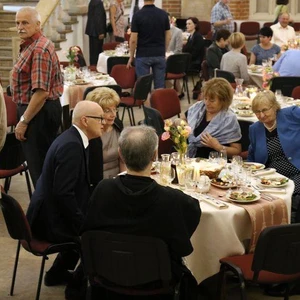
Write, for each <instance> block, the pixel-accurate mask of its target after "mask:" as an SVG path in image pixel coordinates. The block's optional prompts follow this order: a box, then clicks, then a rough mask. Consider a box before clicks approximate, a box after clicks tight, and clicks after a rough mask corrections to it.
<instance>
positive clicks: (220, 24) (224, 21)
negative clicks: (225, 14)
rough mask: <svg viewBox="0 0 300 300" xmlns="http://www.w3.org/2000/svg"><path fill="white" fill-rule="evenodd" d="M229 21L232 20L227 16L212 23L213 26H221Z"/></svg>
mask: <svg viewBox="0 0 300 300" xmlns="http://www.w3.org/2000/svg"><path fill="white" fill-rule="evenodd" d="M231 22H232V19H230V18H228V19H225V20H220V21H216V22H215V23H213V25H214V26H215V27H221V26H223V25H227V24H230V23H231Z"/></svg>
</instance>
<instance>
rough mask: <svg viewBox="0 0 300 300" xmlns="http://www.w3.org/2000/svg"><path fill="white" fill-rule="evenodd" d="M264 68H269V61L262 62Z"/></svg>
mask: <svg viewBox="0 0 300 300" xmlns="http://www.w3.org/2000/svg"><path fill="white" fill-rule="evenodd" d="M262 66H263V67H267V66H268V60H267V59H263V60H262Z"/></svg>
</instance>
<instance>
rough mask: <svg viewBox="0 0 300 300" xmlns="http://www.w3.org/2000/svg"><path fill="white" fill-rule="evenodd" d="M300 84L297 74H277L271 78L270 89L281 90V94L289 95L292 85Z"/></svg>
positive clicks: (273, 90) (290, 94)
mask: <svg viewBox="0 0 300 300" xmlns="http://www.w3.org/2000/svg"><path fill="white" fill-rule="evenodd" d="M298 85H300V77H298V76H279V77H274V78H272V81H271V91H272V92H274V93H275V91H276V90H281V92H282V95H284V96H287V97H291V96H292V92H293V89H294V87H296V86H298Z"/></svg>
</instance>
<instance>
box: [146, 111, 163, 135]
mask: <svg viewBox="0 0 300 300" xmlns="http://www.w3.org/2000/svg"><path fill="white" fill-rule="evenodd" d="M143 110H144V115H145V120H144V124H146V125H147V126H151V127H153V128H154V129H155V130H156V133H157V135H158V136H161V135H162V133H163V132H164V131H165V130H164V124H165V123H164V120H163V118H162V116H161V114H160V112H159V111H158V110H157V109H155V108H152V107H149V106H145V105H144V106H143Z"/></svg>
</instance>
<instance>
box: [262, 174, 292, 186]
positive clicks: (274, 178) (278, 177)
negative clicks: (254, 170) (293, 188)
mask: <svg viewBox="0 0 300 300" xmlns="http://www.w3.org/2000/svg"><path fill="white" fill-rule="evenodd" d="M284 178H285V179H287V180H288V181H287V182H285V183H282V184H276V183H275V182H279V180H280V179H284ZM263 179H267V180H270V181H271V183H270V184H263V183H261V182H260V183H259V185H260V186H263V187H265V188H281V187H283V186H286V185H288V183H289V179H288V178H286V177H284V176H277V177H264V178H263ZM278 179H279V180H278Z"/></svg>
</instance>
